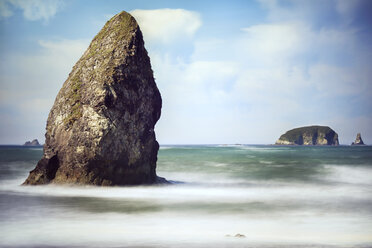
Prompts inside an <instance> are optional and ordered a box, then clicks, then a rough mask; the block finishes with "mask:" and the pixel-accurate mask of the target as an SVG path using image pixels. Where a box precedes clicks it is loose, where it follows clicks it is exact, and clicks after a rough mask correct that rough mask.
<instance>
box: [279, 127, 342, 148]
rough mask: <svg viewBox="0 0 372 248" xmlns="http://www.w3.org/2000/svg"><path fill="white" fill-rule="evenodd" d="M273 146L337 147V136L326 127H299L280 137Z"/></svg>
mask: <svg viewBox="0 0 372 248" xmlns="http://www.w3.org/2000/svg"><path fill="white" fill-rule="evenodd" d="M275 145H335V146H337V145H339V142H338V134H337V133H336V132H335V131H333V130H332V129H331V128H330V127H327V126H308V127H300V128H295V129H292V130H289V131H287V132H286V133H285V134H283V135H282V136H280V138H279V139H278V140H277V141H276V143H275Z"/></svg>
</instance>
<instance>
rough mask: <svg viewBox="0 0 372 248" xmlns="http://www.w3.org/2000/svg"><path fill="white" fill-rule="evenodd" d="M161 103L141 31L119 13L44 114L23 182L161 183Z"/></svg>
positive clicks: (73, 69) (106, 25)
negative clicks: (40, 144) (38, 155)
mask: <svg viewBox="0 0 372 248" xmlns="http://www.w3.org/2000/svg"><path fill="white" fill-rule="evenodd" d="M161 105H162V100H161V96H160V93H159V90H158V88H157V86H156V84H155V81H154V77H153V72H152V69H151V64H150V58H149V57H148V55H147V51H146V49H145V47H144V41H143V38H142V33H141V30H140V28H139V26H138V24H137V22H136V20H135V19H134V18H133V17H132V16H131V15H130V14H128V13H126V12H124V11H123V12H121V13H119V14H117V15H115V16H114V17H113V18H111V19H110V20H109V21H108V22H107V23H106V24H105V26H104V27H103V28H102V30H101V31H100V32H99V33H98V34H97V35H96V37H95V38H94V39H93V41H92V42H91V43H90V45H89V47H88V49H87V50H86V51H85V53H84V54H83V56H82V57H81V58H80V59H79V61H78V62H77V63H76V64H75V66H74V67H73V68H72V71H71V73H70V74H69V76H68V78H67V80H66V81H65V83H64V84H63V86H62V88H61V90H60V91H59V93H58V95H57V97H56V99H55V102H54V105H53V107H52V109H51V111H50V113H49V117H48V121H47V126H46V134H45V138H46V141H45V145H44V155H43V157H42V159H41V160H40V161H39V162H38V164H37V166H36V168H35V169H34V170H32V171H31V172H30V175H29V177H28V178H27V179H26V181H25V182H24V184H46V183H77V184H93V185H134V184H151V183H156V182H159V180H160V181H161V179H159V178H158V177H157V176H156V172H155V169H156V161H157V153H158V149H159V145H158V142H157V141H156V139H155V133H154V126H155V123H156V122H157V121H158V119H159V117H160V112H161ZM163 181H164V179H163Z"/></svg>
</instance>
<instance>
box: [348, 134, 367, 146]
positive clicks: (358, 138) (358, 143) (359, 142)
mask: <svg viewBox="0 0 372 248" xmlns="http://www.w3.org/2000/svg"><path fill="white" fill-rule="evenodd" d="M351 145H352V146H362V145H364V142H363V140H362V136H361V135H360V133H358V134H357V136H356V138H355V141H354V142H353V143H352V144H351Z"/></svg>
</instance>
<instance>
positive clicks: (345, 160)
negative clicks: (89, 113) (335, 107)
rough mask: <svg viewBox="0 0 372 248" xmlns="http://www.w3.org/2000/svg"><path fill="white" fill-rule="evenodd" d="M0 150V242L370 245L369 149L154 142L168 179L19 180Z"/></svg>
mask: <svg viewBox="0 0 372 248" xmlns="http://www.w3.org/2000/svg"><path fill="white" fill-rule="evenodd" d="M41 156H42V148H25V147H17V146H1V147H0V247H12V248H13V247H164V248H165V247H226V248H227V247H247V248H253V247H256V248H260V247H263V248H271V247H272V248H274V247H279V248H284V247H291V248H294V247H300V248H301V247H312V248H316V247H372V147H371V146H364V147H351V146H338V147H318V146H311V147H301V146H293V147H289V146H258V145H257V146H256V145H236V146H225V145H204V146H191V145H190V146H161V148H160V150H159V156H158V164H157V174H158V175H159V176H161V177H165V178H167V179H168V180H172V181H173V182H174V183H173V184H172V185H157V186H135V187H94V186H59V185H43V186H20V184H21V183H22V182H23V181H24V180H25V179H26V177H27V176H28V172H29V171H30V170H32V169H33V168H34V167H35V165H36V163H37V161H38V160H39V159H40V158H41Z"/></svg>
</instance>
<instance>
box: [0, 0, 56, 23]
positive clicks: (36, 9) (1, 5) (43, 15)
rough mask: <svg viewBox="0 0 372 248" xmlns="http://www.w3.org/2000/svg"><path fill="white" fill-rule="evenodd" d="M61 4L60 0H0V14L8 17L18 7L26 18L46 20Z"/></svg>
mask: <svg viewBox="0 0 372 248" xmlns="http://www.w3.org/2000/svg"><path fill="white" fill-rule="evenodd" d="M62 6H63V2H62V1H61V0H1V1H0V16H1V17H2V18H7V17H10V16H12V15H13V14H14V11H17V10H18V9H20V10H22V11H23V17H24V18H25V19H26V20H30V21H37V20H44V21H48V20H49V19H50V18H52V17H53V16H54V15H55V14H56V13H57V11H58V10H60V9H61V8H62Z"/></svg>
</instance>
